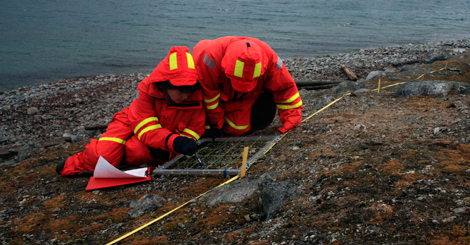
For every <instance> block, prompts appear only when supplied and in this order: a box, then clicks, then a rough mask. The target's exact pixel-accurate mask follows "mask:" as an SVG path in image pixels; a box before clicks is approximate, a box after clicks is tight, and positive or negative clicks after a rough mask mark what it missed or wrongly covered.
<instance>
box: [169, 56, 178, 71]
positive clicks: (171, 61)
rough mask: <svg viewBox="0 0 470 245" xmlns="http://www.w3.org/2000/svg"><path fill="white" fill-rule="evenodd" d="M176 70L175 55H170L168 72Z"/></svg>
mask: <svg viewBox="0 0 470 245" xmlns="http://www.w3.org/2000/svg"><path fill="white" fill-rule="evenodd" d="M174 69H178V61H177V59H176V53H172V54H170V71H171V70H174Z"/></svg>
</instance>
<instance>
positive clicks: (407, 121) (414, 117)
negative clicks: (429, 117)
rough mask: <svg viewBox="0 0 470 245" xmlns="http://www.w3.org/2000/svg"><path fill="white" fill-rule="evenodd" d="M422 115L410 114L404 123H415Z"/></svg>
mask: <svg viewBox="0 0 470 245" xmlns="http://www.w3.org/2000/svg"><path fill="white" fill-rule="evenodd" d="M423 117H424V116H423V115H416V116H411V117H410V118H409V119H408V120H406V122H405V123H406V124H411V123H415V122H417V121H419V120H421V118H423Z"/></svg>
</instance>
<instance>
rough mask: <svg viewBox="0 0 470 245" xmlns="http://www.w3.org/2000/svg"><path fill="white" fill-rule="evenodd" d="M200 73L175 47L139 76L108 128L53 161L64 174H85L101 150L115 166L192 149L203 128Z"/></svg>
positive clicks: (185, 52) (162, 159)
mask: <svg viewBox="0 0 470 245" xmlns="http://www.w3.org/2000/svg"><path fill="white" fill-rule="evenodd" d="M199 88H200V87H199V84H198V73H197V71H196V69H195V66H194V61H193V58H192V56H191V54H190V52H189V49H188V48H187V47H173V48H171V50H170V52H169V53H168V56H167V57H166V58H165V59H164V60H163V61H162V62H160V64H159V65H158V66H157V67H156V68H155V70H154V71H153V72H152V74H151V75H150V76H149V77H147V78H145V79H144V80H142V82H141V83H140V84H139V86H138V88H137V94H136V98H135V99H134V101H133V102H132V103H131V105H130V106H129V107H127V108H124V109H123V110H122V111H120V112H118V113H116V114H115V115H114V117H113V119H112V120H111V123H110V124H109V125H108V129H107V130H106V133H104V134H103V135H102V136H101V137H100V138H99V139H98V140H96V139H92V140H91V141H90V143H89V144H88V145H87V146H86V148H85V150H84V151H83V152H80V153H77V154H75V155H73V156H71V157H69V158H68V159H67V160H66V161H64V162H61V163H59V164H58V165H57V167H56V171H57V173H58V174H61V175H63V176H87V175H91V174H92V172H93V171H94V169H95V167H96V164H97V162H98V159H99V157H100V156H102V157H103V158H104V159H106V160H107V161H108V162H109V163H111V164H112V165H113V166H115V167H118V166H120V165H121V164H132V165H141V164H144V163H149V164H151V163H157V164H159V163H164V162H166V161H168V160H170V159H172V158H174V157H175V156H176V155H178V154H179V153H181V154H185V155H193V154H194V153H195V152H196V149H197V143H196V141H197V140H198V139H199V137H200V136H201V135H202V134H203V133H204V130H205V123H204V122H205V113H204V108H203V107H202V93H201V90H200V89H199Z"/></svg>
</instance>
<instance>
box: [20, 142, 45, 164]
mask: <svg viewBox="0 0 470 245" xmlns="http://www.w3.org/2000/svg"><path fill="white" fill-rule="evenodd" d="M42 147H43V146H42V145H41V144H39V143H30V144H26V145H24V146H23V147H21V148H20V149H19V150H18V162H21V161H23V160H25V159H26V158H28V157H30V156H32V155H33V154H34V153H36V152H37V151H38V150H39V149H41V148H42Z"/></svg>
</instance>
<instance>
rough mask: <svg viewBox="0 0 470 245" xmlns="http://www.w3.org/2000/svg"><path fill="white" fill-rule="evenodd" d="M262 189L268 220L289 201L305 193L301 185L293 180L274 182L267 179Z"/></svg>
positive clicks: (262, 198)
mask: <svg viewBox="0 0 470 245" xmlns="http://www.w3.org/2000/svg"><path fill="white" fill-rule="evenodd" d="M260 188H261V191H262V193H261V204H262V205H263V211H264V213H265V214H266V216H267V218H266V219H268V220H269V219H270V218H271V216H272V215H273V214H274V213H275V212H276V210H277V209H279V208H280V207H282V206H283V205H284V204H285V203H286V202H287V201H289V200H291V199H292V198H294V197H298V196H300V195H301V194H302V193H303V190H302V189H300V188H299V184H298V183H297V182H295V181H293V180H286V181H281V182H274V180H272V179H266V180H264V181H263V182H262V183H261V185H260Z"/></svg>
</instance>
